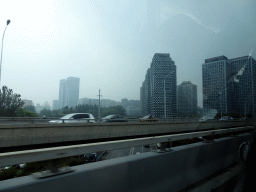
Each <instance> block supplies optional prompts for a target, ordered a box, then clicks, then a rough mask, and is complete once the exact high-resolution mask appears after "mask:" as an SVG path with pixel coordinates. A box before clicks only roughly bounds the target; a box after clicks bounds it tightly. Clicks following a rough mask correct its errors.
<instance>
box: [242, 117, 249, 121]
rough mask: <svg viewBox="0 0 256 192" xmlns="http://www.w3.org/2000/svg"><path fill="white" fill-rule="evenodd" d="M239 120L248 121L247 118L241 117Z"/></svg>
mask: <svg viewBox="0 0 256 192" xmlns="http://www.w3.org/2000/svg"><path fill="white" fill-rule="evenodd" d="M240 120H242V121H245V120H248V118H247V117H241V119H240Z"/></svg>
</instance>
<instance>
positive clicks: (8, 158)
mask: <svg viewBox="0 0 256 192" xmlns="http://www.w3.org/2000/svg"><path fill="white" fill-rule="evenodd" d="M252 129H254V128H253V127H252V126H247V127H237V128H229V129H219V130H210V131H200V132H190V133H182V134H173V135H164V136H155V137H144V138H136V139H127V140H118V141H108V142H99V143H90V144H80V145H72V146H63V147H54V148H45V149H36V150H27V151H18V152H8V153H2V154H0V165H1V166H9V165H16V164H22V163H29V162H36V161H43V160H50V159H58V158H63V157H70V156H76V155H81V154H86V153H93V152H100V151H111V150H117V149H123V148H129V147H134V146H142V145H150V144H156V143H167V142H169V143H170V142H172V141H178V140H184V139H192V138H196V137H204V136H211V135H218V134H225V133H235V132H240V131H249V130H252Z"/></svg>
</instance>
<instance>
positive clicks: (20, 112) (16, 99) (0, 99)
mask: <svg viewBox="0 0 256 192" xmlns="http://www.w3.org/2000/svg"><path fill="white" fill-rule="evenodd" d="M20 97H21V95H20V94H16V93H13V90H12V89H9V88H8V87H7V86H3V87H2V89H0V116H2V117H38V115H39V116H40V117H44V116H46V117H62V116H64V115H67V114H69V113H91V114H92V115H93V116H94V117H98V113H99V106H98V105H88V104H82V105H77V106H75V107H68V106H66V107H64V108H61V109H57V110H49V109H43V110H41V111H40V113H39V114H37V113H36V109H35V106H25V107H23V106H24V104H25V103H24V101H22V100H21V98H20ZM100 111H101V117H105V116H107V115H111V114H119V115H126V111H125V109H124V108H123V107H122V106H121V105H117V106H111V107H101V108H100Z"/></svg>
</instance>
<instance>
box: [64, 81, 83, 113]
mask: <svg viewBox="0 0 256 192" xmlns="http://www.w3.org/2000/svg"><path fill="white" fill-rule="evenodd" d="M79 84H80V79H79V78H77V77H68V78H67V79H62V80H60V89H59V107H60V108H63V107H65V106H68V107H75V106H76V105H77V104H78V99H79Z"/></svg>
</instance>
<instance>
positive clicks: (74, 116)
mask: <svg viewBox="0 0 256 192" xmlns="http://www.w3.org/2000/svg"><path fill="white" fill-rule="evenodd" d="M49 123H95V118H94V117H93V115H92V114H90V113H71V114H68V115H65V116H64V117H61V118H60V119H58V120H51V121H49Z"/></svg>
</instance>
